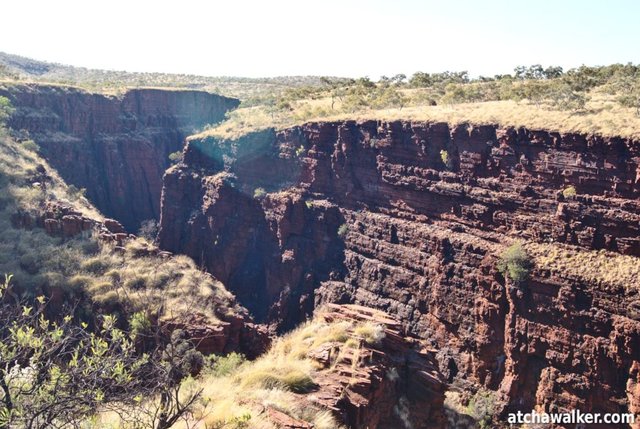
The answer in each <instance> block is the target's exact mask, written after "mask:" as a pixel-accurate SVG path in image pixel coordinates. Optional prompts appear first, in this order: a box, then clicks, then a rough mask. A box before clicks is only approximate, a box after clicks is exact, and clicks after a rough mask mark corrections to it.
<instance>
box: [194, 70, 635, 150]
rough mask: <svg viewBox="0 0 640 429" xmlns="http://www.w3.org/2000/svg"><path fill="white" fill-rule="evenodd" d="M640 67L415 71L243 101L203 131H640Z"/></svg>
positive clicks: (323, 83)
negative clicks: (451, 127)
mask: <svg viewBox="0 0 640 429" xmlns="http://www.w3.org/2000/svg"><path fill="white" fill-rule="evenodd" d="M637 70H638V67H637V66H635V65H632V64H627V65H622V64H616V65H612V66H606V67H586V66H583V67H579V68H576V69H571V70H568V71H566V72H565V71H563V70H562V68H560V67H554V66H550V67H542V66H540V65H534V66H530V67H523V66H520V67H516V69H515V70H514V73H513V74H507V75H496V76H493V77H484V76H481V77H478V78H471V77H469V75H468V74H467V73H466V72H443V73H431V74H430V73H423V72H418V73H415V74H414V75H413V76H412V77H410V78H409V79H407V78H406V76H404V75H397V76H394V77H392V78H387V77H384V76H383V77H382V78H381V79H380V80H378V81H373V80H371V79H369V78H367V77H363V78H359V79H335V78H333V79H332V78H322V79H321V80H320V83H314V84H313V85H307V86H302V87H295V88H290V89H284V90H279V91H272V92H271V93H265V94H263V95H261V97H259V98H252V99H250V100H248V99H244V100H243V103H242V104H241V107H240V108H239V109H237V110H235V111H233V112H231V113H230V114H229V115H228V118H227V120H226V121H225V122H224V123H222V124H220V125H219V126H216V127H210V128H208V129H207V130H206V131H204V132H203V134H202V135H213V136H217V137H223V138H234V137H238V136H239V135H242V134H245V133H247V132H250V131H255V130H256V129H261V128H266V127H272V126H273V127H276V128H285V127H288V126H292V125H295V124H300V123H303V122H307V121H316V120H345V119H362V120H364V119H378V120H380V119H387V120H394V119H411V120H421V121H422V120H428V121H445V122H449V123H451V124H459V123H468V122H475V123H480V124H484V123H500V124H502V125H512V126H526V127H529V128H546V129H550V128H551V129H557V130H561V131H567V132H574V131H575V132H591V133H598V134H603V135H622V136H625V137H636V138H638V137H640V116H639V115H638V114H637V113H640V104H639V102H638V97H637V93H638V88H640V86H639V85H638V82H639V81H640V75H638V71H637Z"/></svg>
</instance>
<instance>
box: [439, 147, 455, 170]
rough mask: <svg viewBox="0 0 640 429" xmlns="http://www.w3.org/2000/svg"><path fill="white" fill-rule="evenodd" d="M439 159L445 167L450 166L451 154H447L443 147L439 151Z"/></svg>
mask: <svg viewBox="0 0 640 429" xmlns="http://www.w3.org/2000/svg"><path fill="white" fill-rule="evenodd" d="M440 160H442V163H443V164H444V166H445V167H447V168H451V166H452V165H453V162H452V161H451V156H449V152H448V151H446V150H444V149H442V150H441V151H440Z"/></svg>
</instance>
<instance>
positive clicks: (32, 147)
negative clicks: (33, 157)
mask: <svg viewBox="0 0 640 429" xmlns="http://www.w3.org/2000/svg"><path fill="white" fill-rule="evenodd" d="M22 147H23V148H25V149H26V150H29V151H31V152H38V151H39V150H40V146H38V144H37V143H36V142H34V141H33V140H25V141H23V142H22Z"/></svg>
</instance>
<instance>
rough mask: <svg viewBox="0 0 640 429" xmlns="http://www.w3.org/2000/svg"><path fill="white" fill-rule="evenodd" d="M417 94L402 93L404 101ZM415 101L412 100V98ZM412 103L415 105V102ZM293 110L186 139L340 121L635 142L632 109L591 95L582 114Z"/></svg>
mask: <svg viewBox="0 0 640 429" xmlns="http://www.w3.org/2000/svg"><path fill="white" fill-rule="evenodd" d="M417 91H420V90H405V93H407V94H408V95H409V96H411V95H412V93H416V92H417ZM416 99H417V97H416ZM416 103H417V102H416ZM292 107H293V110H291V111H286V112H270V111H269V110H268V109H267V108H266V107H264V106H257V107H249V108H241V109H238V110H236V111H233V112H231V113H230V114H229V118H228V120H227V121H225V122H223V123H221V124H219V125H218V126H216V127H213V128H209V129H207V130H205V131H203V132H202V133H200V134H197V135H195V136H193V137H191V138H202V137H207V136H212V137H218V138H237V137H239V136H241V135H243V134H246V133H248V132H250V131H255V130H259V129H264V128H268V127H275V128H276V129H283V128H287V127H291V126H294V125H299V124H302V123H305V122H314V121H340V120H349V119H351V120H358V121H362V120H385V121H393V120H409V121H425V122H448V123H449V124H452V125H455V124H460V123H467V122H470V123H474V124H479V125H482V124H500V125H504V126H516V127H519V126H524V127H527V128H532V129H545V130H550V131H560V132H581V133H593V134H599V135H603V136H622V137H629V138H640V117H638V116H637V115H636V114H635V112H634V110H633V109H629V108H625V107H621V106H620V105H619V104H617V103H616V102H615V101H614V100H613V97H611V96H608V95H606V94H602V93H593V94H591V100H590V101H589V102H588V103H587V105H586V108H585V110H584V111H582V112H570V111H561V110H554V109H552V108H551V107H550V106H546V105H541V106H540V107H537V106H536V105H534V104H530V103H527V102H521V103H516V102H514V101H487V102H481V103H462V104H456V105H451V106H447V105H438V106H429V105H425V104H415V105H409V106H408V107H404V108H403V109H398V108H394V109H382V110H372V109H367V110H359V111H355V112H345V111H342V106H341V104H340V102H337V103H336V105H335V109H334V110H332V109H331V99H330V98H324V99H319V100H300V101H296V102H294V103H292Z"/></svg>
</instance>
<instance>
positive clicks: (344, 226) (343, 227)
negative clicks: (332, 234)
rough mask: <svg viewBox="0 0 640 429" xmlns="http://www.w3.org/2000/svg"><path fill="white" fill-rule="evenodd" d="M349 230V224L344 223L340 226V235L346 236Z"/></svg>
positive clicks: (341, 236)
mask: <svg viewBox="0 0 640 429" xmlns="http://www.w3.org/2000/svg"><path fill="white" fill-rule="evenodd" d="M347 232H349V225H347V224H346V223H343V224H342V225H340V227H339V228H338V237H340V238H344V236H345V235H347Z"/></svg>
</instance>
